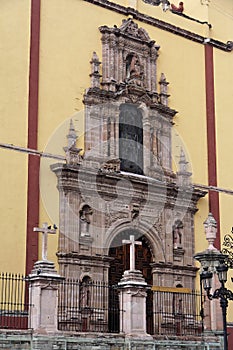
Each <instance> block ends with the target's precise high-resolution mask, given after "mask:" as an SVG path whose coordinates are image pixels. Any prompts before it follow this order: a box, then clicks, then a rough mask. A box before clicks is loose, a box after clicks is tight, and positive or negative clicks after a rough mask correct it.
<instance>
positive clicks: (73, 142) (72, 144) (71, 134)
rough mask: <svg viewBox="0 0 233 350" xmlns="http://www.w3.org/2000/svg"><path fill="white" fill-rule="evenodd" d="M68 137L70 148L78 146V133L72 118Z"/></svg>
mask: <svg viewBox="0 0 233 350" xmlns="http://www.w3.org/2000/svg"><path fill="white" fill-rule="evenodd" d="M66 137H67V140H68V148H69V149H70V148H74V147H76V141H77V135H76V131H75V128H74V123H73V120H72V119H70V127H69V132H68V134H67V136H66Z"/></svg>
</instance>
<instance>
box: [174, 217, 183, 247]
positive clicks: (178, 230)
mask: <svg viewBox="0 0 233 350" xmlns="http://www.w3.org/2000/svg"><path fill="white" fill-rule="evenodd" d="M182 231H183V223H182V221H181V220H176V221H175V224H174V225H173V227H172V235H173V247H174V249H177V248H182Z"/></svg>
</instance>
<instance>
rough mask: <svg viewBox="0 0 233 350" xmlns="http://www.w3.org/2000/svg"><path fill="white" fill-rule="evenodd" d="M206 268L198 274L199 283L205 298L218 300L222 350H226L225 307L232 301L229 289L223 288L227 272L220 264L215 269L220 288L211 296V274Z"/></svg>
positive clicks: (226, 268) (224, 266) (223, 265)
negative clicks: (222, 336)
mask: <svg viewBox="0 0 233 350" xmlns="http://www.w3.org/2000/svg"><path fill="white" fill-rule="evenodd" d="M208 269H209V268H208V267H205V268H204V269H203V271H202V272H201V273H200V277H201V282H202V283H203V288H204V289H205V291H206V294H207V297H208V299H209V300H212V299H219V300H220V306H221V308H222V321H223V334H224V350H228V340H227V319H226V317H227V307H228V299H229V300H233V293H232V291H230V290H229V289H227V288H226V287H225V283H226V281H227V270H228V267H227V266H226V265H225V264H224V263H222V264H220V265H219V266H217V267H216V271H217V274H218V279H219V282H220V283H221V287H220V288H217V289H216V290H215V291H214V292H213V294H211V293H210V290H211V282H212V277H213V273H212V272H210V271H209V270H208Z"/></svg>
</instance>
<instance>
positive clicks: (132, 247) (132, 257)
mask: <svg viewBox="0 0 233 350" xmlns="http://www.w3.org/2000/svg"><path fill="white" fill-rule="evenodd" d="M122 243H123V244H130V257H129V259H130V264H129V269H130V271H133V270H135V245H142V242H139V241H135V240H134V236H129V240H128V239H123V241H122Z"/></svg>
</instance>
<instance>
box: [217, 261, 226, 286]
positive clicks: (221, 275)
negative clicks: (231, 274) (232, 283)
mask: <svg viewBox="0 0 233 350" xmlns="http://www.w3.org/2000/svg"><path fill="white" fill-rule="evenodd" d="M216 270H217V273H218V279H219V281H220V282H221V283H226V281H227V271H228V267H227V266H226V265H225V264H221V265H219V266H218V267H216Z"/></svg>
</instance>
